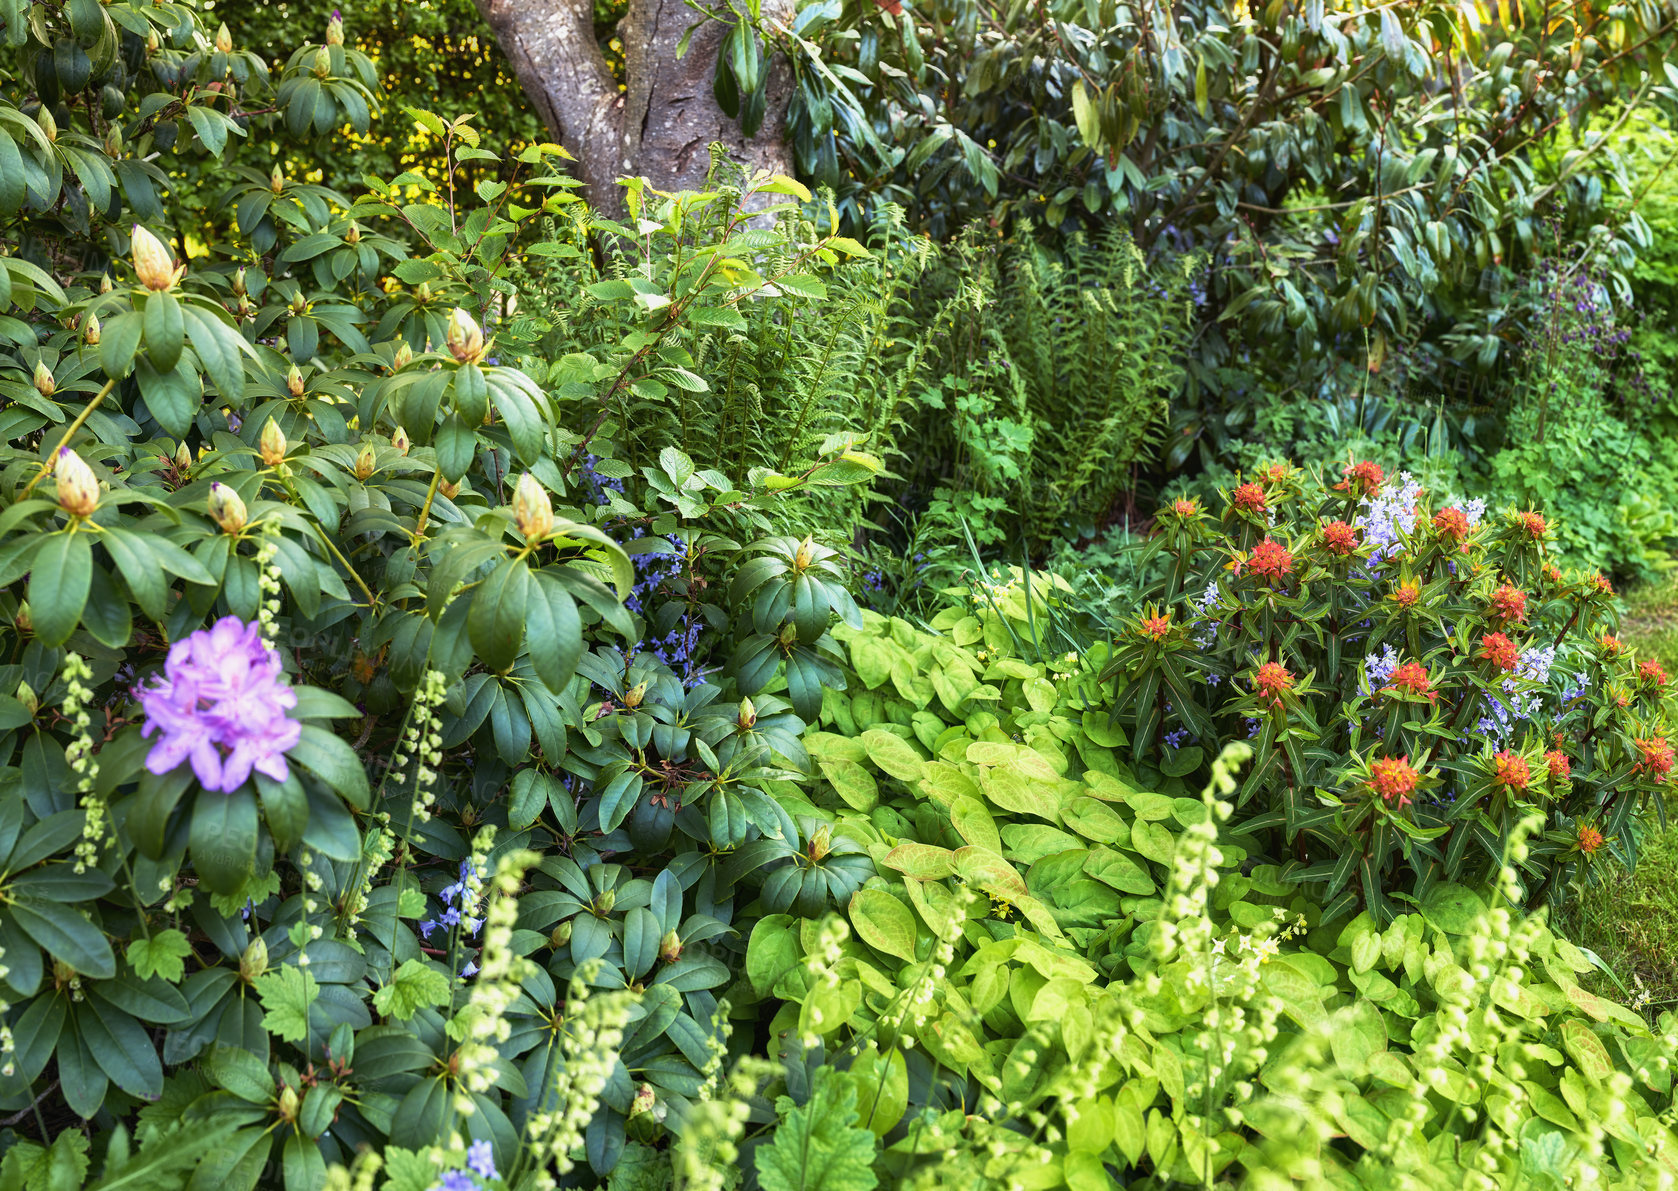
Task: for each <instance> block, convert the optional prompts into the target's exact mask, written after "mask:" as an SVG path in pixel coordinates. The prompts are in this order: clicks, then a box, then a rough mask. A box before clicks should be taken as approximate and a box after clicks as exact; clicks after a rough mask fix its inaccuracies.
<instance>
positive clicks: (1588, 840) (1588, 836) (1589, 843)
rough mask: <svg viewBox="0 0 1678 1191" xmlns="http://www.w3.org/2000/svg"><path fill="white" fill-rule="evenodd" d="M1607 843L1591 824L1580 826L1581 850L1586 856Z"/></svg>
mask: <svg viewBox="0 0 1678 1191" xmlns="http://www.w3.org/2000/svg"><path fill="white" fill-rule="evenodd" d="M1606 842H1607V841H1606V840H1604V839H1603V838H1602V832H1600V831H1598V830H1597V829H1596V828H1594V827H1592V826H1591V825H1590V824H1589V823H1581V824H1579V850H1580V851H1581V852H1583V853H1584V854H1585V855H1586V856H1589V855H1591V853H1593V852H1595V851H1596V850H1597V849H1598V848H1600V847H1602V845H1603V844H1604V843H1606Z"/></svg>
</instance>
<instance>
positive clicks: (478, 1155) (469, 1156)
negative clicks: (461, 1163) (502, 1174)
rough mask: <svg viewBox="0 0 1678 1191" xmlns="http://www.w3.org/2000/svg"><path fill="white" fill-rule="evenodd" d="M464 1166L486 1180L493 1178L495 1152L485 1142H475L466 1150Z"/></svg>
mask: <svg viewBox="0 0 1678 1191" xmlns="http://www.w3.org/2000/svg"><path fill="white" fill-rule="evenodd" d="M466 1165H468V1166H470V1167H471V1168H472V1169H473V1170H474V1171H475V1172H476V1173H477V1174H479V1175H481V1176H482V1177H484V1178H486V1179H493V1178H494V1177H495V1152H494V1150H492V1149H491V1148H490V1144H489V1142H487V1141H481V1140H480V1141H475V1142H473V1143H472V1144H471V1145H470V1146H469V1147H468V1148H467V1150H466Z"/></svg>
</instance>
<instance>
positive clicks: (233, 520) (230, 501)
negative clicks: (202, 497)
mask: <svg viewBox="0 0 1678 1191" xmlns="http://www.w3.org/2000/svg"><path fill="white" fill-rule="evenodd" d="M209 503H210V520H212V521H214V522H215V523H216V524H217V525H218V526H220V527H221V531H222V532H223V533H238V532H239V531H240V530H241V529H243V528H245V516H246V514H245V502H244V501H242V500H240V499H239V494H238V493H237V492H235V491H233V489H232V488H231V487H230V486H229V485H227V484H221V483H213V484H211V485H210V502H209Z"/></svg>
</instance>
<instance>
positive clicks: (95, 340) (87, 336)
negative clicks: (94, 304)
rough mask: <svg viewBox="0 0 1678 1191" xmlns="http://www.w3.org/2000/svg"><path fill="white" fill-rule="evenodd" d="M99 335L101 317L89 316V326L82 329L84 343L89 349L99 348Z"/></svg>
mask: <svg viewBox="0 0 1678 1191" xmlns="http://www.w3.org/2000/svg"><path fill="white" fill-rule="evenodd" d="M99 335H100V326H99V316H98V315H97V314H90V315H88V316H87V326H85V327H83V328H82V342H83V343H85V344H87V345H88V346H89V347H98V346H99Z"/></svg>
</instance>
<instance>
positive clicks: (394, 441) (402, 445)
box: [390, 426, 413, 455]
mask: <svg viewBox="0 0 1678 1191" xmlns="http://www.w3.org/2000/svg"><path fill="white" fill-rule="evenodd" d="M390 445H391V447H392V449H393V450H395V451H396V453H397V454H398V455H406V454H407V453H408V448H409V447H411V446H413V443H412V442H410V441H409V440H408V432H407V431H406V430H404V429H402V427H400V426H398V427H397V428H396V433H395V434H393V435H391V436H390Z"/></svg>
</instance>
